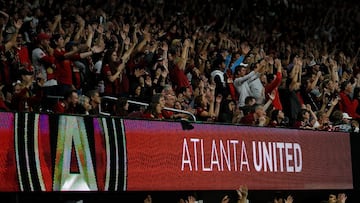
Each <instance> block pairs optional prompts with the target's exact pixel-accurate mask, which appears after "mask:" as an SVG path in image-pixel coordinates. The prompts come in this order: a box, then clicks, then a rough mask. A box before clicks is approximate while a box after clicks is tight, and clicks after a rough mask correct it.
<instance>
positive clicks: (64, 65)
mask: <svg viewBox="0 0 360 203" xmlns="http://www.w3.org/2000/svg"><path fill="white" fill-rule="evenodd" d="M65 53H66V52H65V50H59V49H55V50H54V57H55V64H56V69H55V75H56V78H57V81H58V83H59V84H63V85H73V79H72V66H73V63H72V60H79V59H80V54H75V55H74V56H72V57H71V59H66V58H65V57H64V55H65Z"/></svg>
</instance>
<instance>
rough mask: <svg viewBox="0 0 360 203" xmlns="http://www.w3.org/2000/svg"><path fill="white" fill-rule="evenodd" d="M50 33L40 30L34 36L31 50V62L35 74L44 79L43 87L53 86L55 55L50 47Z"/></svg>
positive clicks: (54, 81)
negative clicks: (34, 39) (40, 31)
mask: <svg viewBox="0 0 360 203" xmlns="http://www.w3.org/2000/svg"><path fill="white" fill-rule="evenodd" d="M50 38H51V37H50V35H48V34H46V33H44V32H42V33H39V34H38V35H37V37H36V48H35V49H34V50H33V51H32V57H31V58H32V62H33V65H34V68H35V75H36V76H37V77H41V78H43V79H44V80H45V83H44V87H47V86H55V85H57V81H56V78H55V74H54V71H55V57H54V56H53V53H54V50H53V49H52V48H51V47H50Z"/></svg>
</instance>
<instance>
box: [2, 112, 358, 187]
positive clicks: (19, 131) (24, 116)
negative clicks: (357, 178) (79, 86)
mask: <svg viewBox="0 0 360 203" xmlns="http://www.w3.org/2000/svg"><path fill="white" fill-rule="evenodd" d="M193 125H194V129H193V130H183V129H182V127H181V124H180V123H179V122H160V121H144V120H122V119H120V118H112V117H102V118H93V117H86V116H67V115H46V114H41V115H39V114H33V113H0V134H1V138H0V145H1V148H0V191H2V192H3V191H127V190H129V191H136V190H138V191H140V190H141V191H142V190H232V189H233V188H236V187H237V186H238V185H240V184H246V185H248V187H249V188H251V189H253V190H267V189H271V190H273V189H287V190H288V189H299V190H303V189H352V187H353V186H352V184H353V181H352V169H351V168H352V166H351V154H350V136H349V134H345V133H330V132H317V131H300V130H290V129H276V128H255V127H246V126H233V125H215V124H214V125H210V124H193Z"/></svg>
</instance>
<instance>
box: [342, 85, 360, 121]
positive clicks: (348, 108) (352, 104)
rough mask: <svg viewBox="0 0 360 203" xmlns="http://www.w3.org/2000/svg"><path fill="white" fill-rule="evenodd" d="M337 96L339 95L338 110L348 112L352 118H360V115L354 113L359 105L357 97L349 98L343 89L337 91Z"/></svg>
mask: <svg viewBox="0 0 360 203" xmlns="http://www.w3.org/2000/svg"><path fill="white" fill-rule="evenodd" d="M339 96H340V102H339V107H340V110H341V111H343V112H346V113H348V114H349V115H350V116H351V117H353V118H360V115H359V114H358V113H356V109H357V107H358V105H359V102H358V100H357V99H353V100H351V99H350V97H349V96H348V95H347V94H346V93H345V92H343V91H341V92H340V93H339Z"/></svg>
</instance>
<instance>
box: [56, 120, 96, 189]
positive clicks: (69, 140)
mask: <svg viewBox="0 0 360 203" xmlns="http://www.w3.org/2000/svg"><path fill="white" fill-rule="evenodd" d="M72 152H73V153H74V154H73V155H75V157H74V156H73V157H72ZM72 158H73V160H76V161H77V167H78V168H77V169H78V171H77V172H76V173H72V170H71V167H72V166H74V165H72V164H74V163H72ZM74 158H75V159H74ZM75 164H76V163H75ZM53 190H54V191H89V190H97V184H96V176H95V171H94V166H93V162H92V158H91V153H90V148H89V142H88V138H87V133H86V129H85V123H84V119H83V118H82V117H75V116H60V117H59V131H58V137H57V146H56V160H55V168H54V182H53Z"/></svg>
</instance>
